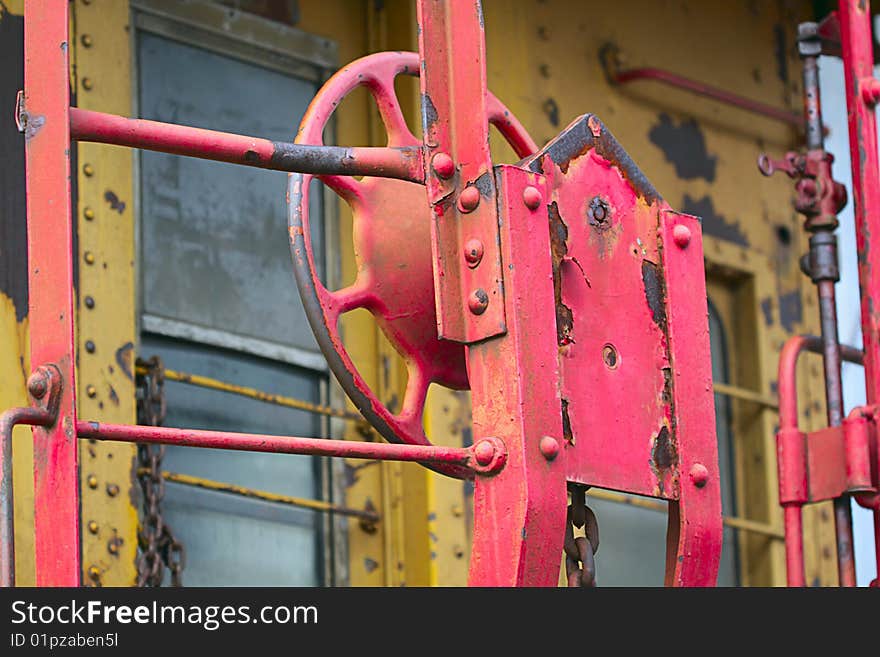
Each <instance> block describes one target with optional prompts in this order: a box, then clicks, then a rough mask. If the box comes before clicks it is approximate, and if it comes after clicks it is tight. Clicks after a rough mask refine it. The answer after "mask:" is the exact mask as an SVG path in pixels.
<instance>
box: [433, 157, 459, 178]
mask: <svg viewBox="0 0 880 657" xmlns="http://www.w3.org/2000/svg"><path fill="white" fill-rule="evenodd" d="M431 167H432V168H433V169H434V173H436V174H437V175H438V176H439V177H440V178H443V180H449V179H450V178H452V176H453V174H454V173H455V162H453V161H452V158H451V157H449V154H448V153H436V154H435V155H434V157H432V158H431Z"/></svg>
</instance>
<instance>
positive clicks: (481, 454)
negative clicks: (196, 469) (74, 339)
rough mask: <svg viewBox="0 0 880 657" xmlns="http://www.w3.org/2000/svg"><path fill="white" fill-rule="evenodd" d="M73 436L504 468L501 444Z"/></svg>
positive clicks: (205, 434) (142, 430) (79, 428)
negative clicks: (461, 444) (460, 444)
mask: <svg viewBox="0 0 880 657" xmlns="http://www.w3.org/2000/svg"><path fill="white" fill-rule="evenodd" d="M76 433H77V435H78V436H79V437H80V438H90V439H92V440H118V441H121V442H130V443H157V444H162V445H177V446H180V447H203V448H214V449H234V450H242V451H251V452H272V453H275V454H307V455H311V456H337V457H342V458H360V459H378V460H385V461H415V462H418V463H448V464H452V465H460V466H465V467H468V468H472V469H473V470H475V471H480V472H484V473H486V472H495V471H497V470H499V469H500V468H501V467H503V465H504V458H505V450H504V447H503V445H502V443H501V442H500V441H498V440H494V439H484V440H481V441H479V442H478V443H476V444H475V445H473V446H471V447H468V448H463V447H441V446H435V445H399V444H393V443H368V442H361V441H354V440H329V439H326V438H301V437H295V436H271V435H264V434H249V433H234V432H228V431H202V430H197V429H178V428H172V427H150V426H140V425H125V424H102V423H99V422H86V421H79V422H77V423H76Z"/></svg>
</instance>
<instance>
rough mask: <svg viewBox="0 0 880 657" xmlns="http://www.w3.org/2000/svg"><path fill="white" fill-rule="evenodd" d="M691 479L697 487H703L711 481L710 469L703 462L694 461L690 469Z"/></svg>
mask: <svg viewBox="0 0 880 657" xmlns="http://www.w3.org/2000/svg"><path fill="white" fill-rule="evenodd" d="M690 477H691V481H692V482H693V484H694V486H696V487H697V488H702V487H703V486H705V485H706V482H708V481H709V471H708V470H707V469H706V466H705V465H703V464H702V463H694V464H693V466H692V467H691V471H690Z"/></svg>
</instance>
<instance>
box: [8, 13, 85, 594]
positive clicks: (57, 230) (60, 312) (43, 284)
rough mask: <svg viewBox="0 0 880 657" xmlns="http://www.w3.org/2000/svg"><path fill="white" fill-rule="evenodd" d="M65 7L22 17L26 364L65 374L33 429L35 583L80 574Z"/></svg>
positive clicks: (60, 581)
mask: <svg viewBox="0 0 880 657" xmlns="http://www.w3.org/2000/svg"><path fill="white" fill-rule="evenodd" d="M67 12H68V2H67V0H28V3H27V5H26V7H25V22H24V43H25V47H24V48H25V64H24V84H25V90H24V110H23V116H22V117H21V119H22V123H23V124H24V131H25V140H26V166H27V230H28V284H29V294H30V308H29V319H30V335H31V363H32V365H33V368H32V369H36V368H37V367H38V366H40V365H46V364H54V365H55V367H56V368H57V369H58V371H59V372H60V374H61V379H62V381H61V394H60V406H59V411H58V415H57V420H56V422H55V423H54V424H53V425H51V426H47V427H34V533H35V536H34V549H35V568H36V583H37V586H77V585H79V582H80V559H79V551H80V545H79V477H78V471H77V439H76V431H75V428H74V426H75V421H76V417H75V408H76V407H75V401H74V390H75V389H76V386H75V385H74V357H73V349H74V335H73V286H74V281H73V249H72V242H73V233H72V231H73V216H72V211H71V196H70V175H71V171H70V132H69V131H70V118H69V114H70V110H69V106H70V86H69V84H70V83H69V81H70V68H69V65H68V51H69V48H70V44H69V41H68V13H67Z"/></svg>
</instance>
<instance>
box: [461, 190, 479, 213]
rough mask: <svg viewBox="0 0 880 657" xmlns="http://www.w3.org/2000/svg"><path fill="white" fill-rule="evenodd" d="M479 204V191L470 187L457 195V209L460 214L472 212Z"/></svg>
mask: <svg viewBox="0 0 880 657" xmlns="http://www.w3.org/2000/svg"><path fill="white" fill-rule="evenodd" d="M479 204H480V190H479V189H477V188H476V187H474V186H473V185H470V186H469V187H465V188H464V189H463V190H461V194H459V195H458V209H459V210H461V211H462V212H473V211H474V210H476V209H477V206H478V205H479Z"/></svg>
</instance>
